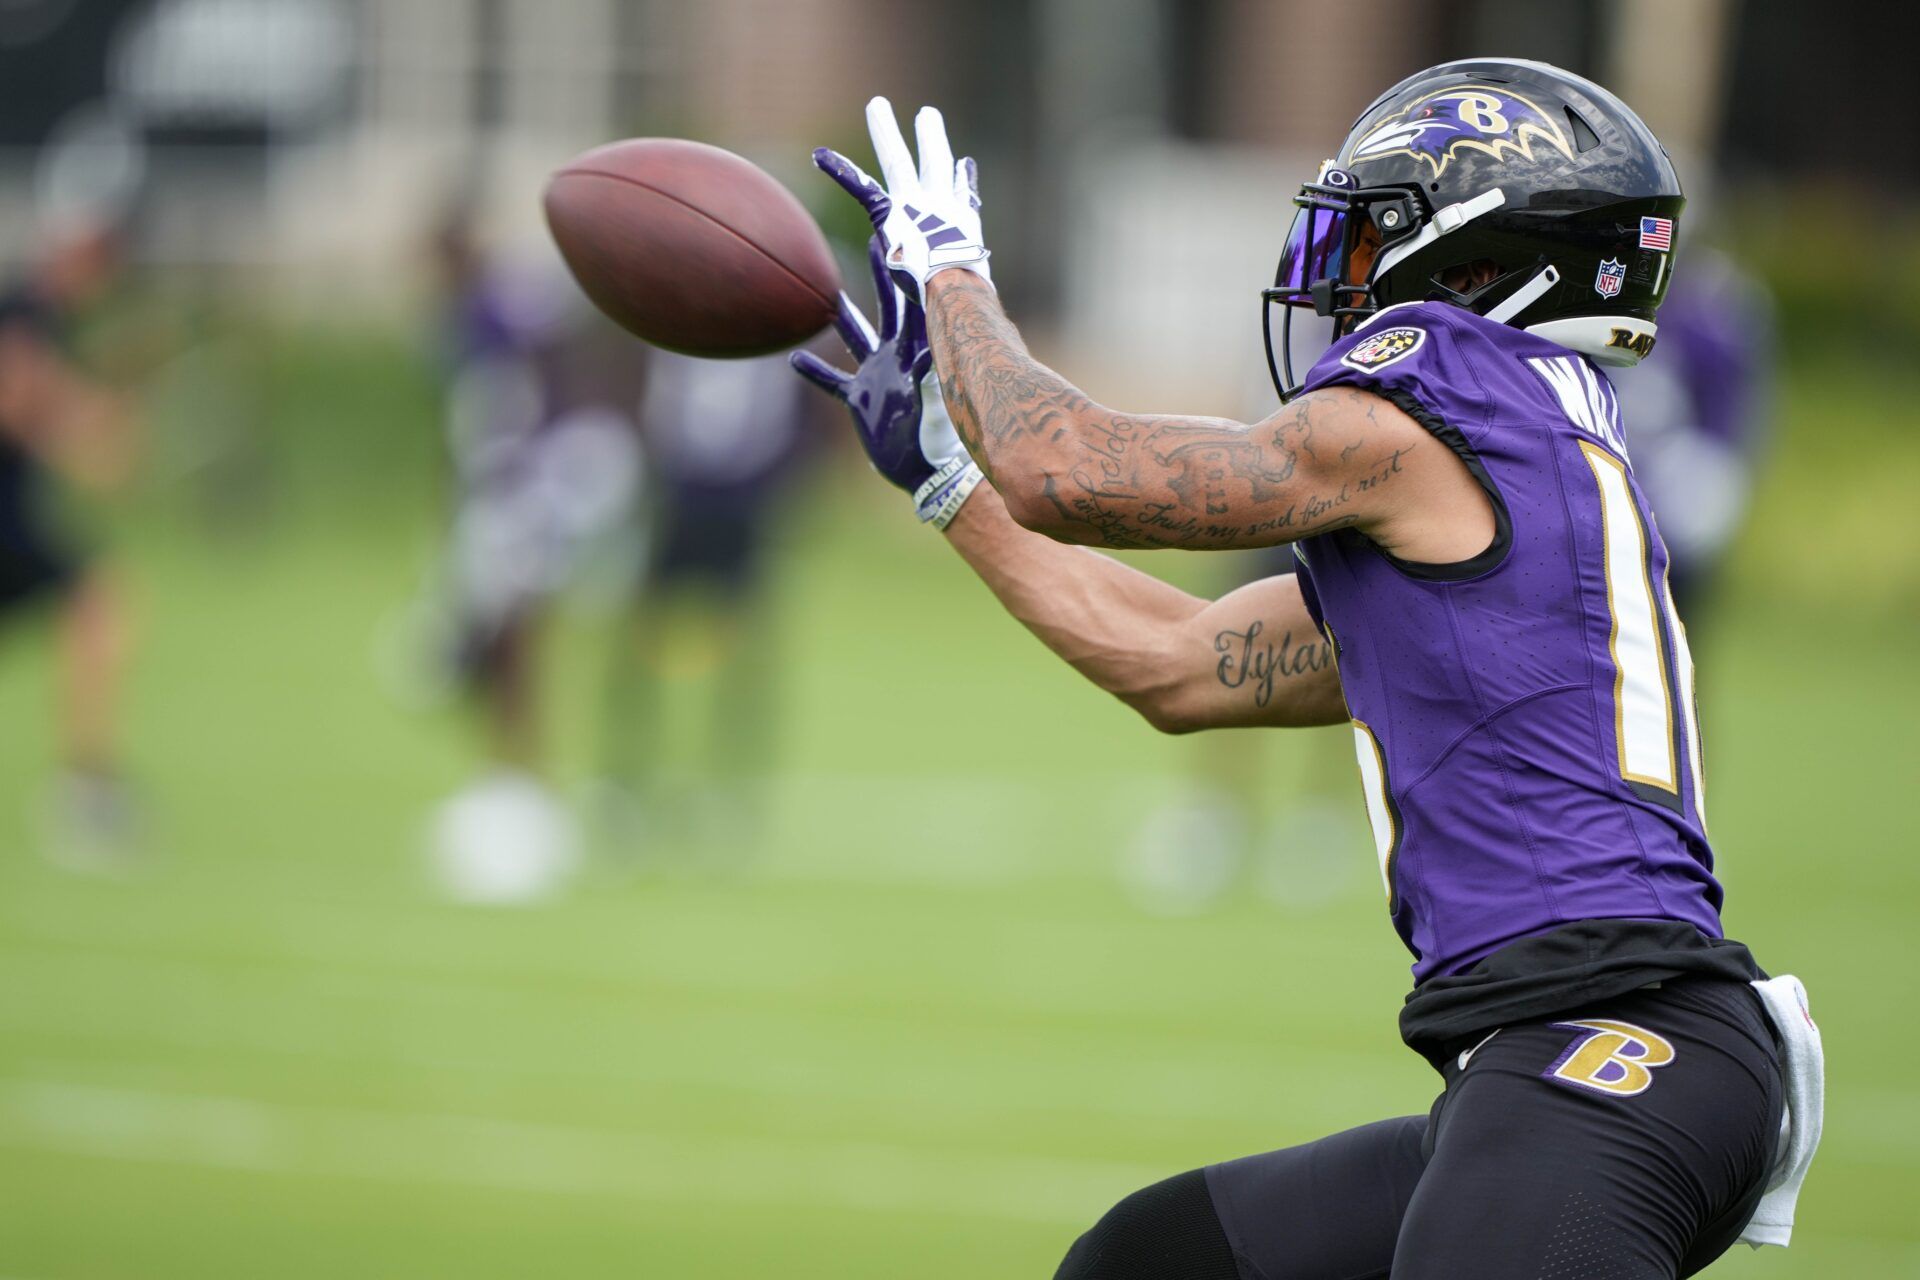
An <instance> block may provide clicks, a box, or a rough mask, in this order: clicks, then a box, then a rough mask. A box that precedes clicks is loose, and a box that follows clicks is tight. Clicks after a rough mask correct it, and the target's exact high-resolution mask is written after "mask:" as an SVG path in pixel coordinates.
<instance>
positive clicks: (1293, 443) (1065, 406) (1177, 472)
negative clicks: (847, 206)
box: [927, 270, 1451, 549]
mask: <svg viewBox="0 0 1920 1280" xmlns="http://www.w3.org/2000/svg"><path fill="white" fill-rule="evenodd" d="M927 294H928V304H927V307H928V311H927V314H928V332H929V335H930V337H931V338H932V342H933V352H934V363H935V366H936V367H937V368H938V369H939V371H940V380H941V386H942V387H943V388H944V389H945V391H946V398H947V405H948V408H949V409H950V411H951V413H952V416H953V421H954V426H955V428H956V429H957V430H958V432H959V434H960V438H961V440H962V441H964V442H965V444H966V446H967V448H968V450H969V451H970V452H971V453H972V454H973V456H974V457H975V458H976V459H978V460H979V461H980V465H981V467H982V469H983V470H985V471H986V473H987V474H988V475H989V476H990V477H992V478H993V479H994V481H995V485H996V487H997V488H998V489H999V490H1000V493H1001V495H1002V496H1003V497H1004V498H1005V499H1006V500H1007V504H1008V507H1009V509H1010V510H1011V511H1012V513H1013V516H1014V518H1015V519H1016V520H1018V521H1019V522H1020V523H1021V524H1022V525H1025V526H1026V527H1027V528H1029V529H1034V530H1036V531H1038V532H1041V533H1045V534H1047V535H1048V536H1050V537H1053V538H1057V539H1060V540H1061V541H1065V542H1080V543H1089V544H1094V545H1100V546H1109V547H1186V548H1192V549H1204V548H1225V547H1255V546H1271V545H1273V544H1275V543H1280V542H1292V541H1295V540H1296V539H1299V538H1304V537H1308V536H1310V535H1312V534H1316V533H1325V532H1327V531H1329V530H1331V529H1339V528H1345V527H1348V526H1352V525H1360V526H1365V527H1367V528H1368V531H1369V532H1370V533H1378V532H1380V526H1382V525H1384V524H1385V523H1387V522H1388V520H1389V519H1390V518H1391V517H1394V516H1396V515H1398V514H1399V513H1401V512H1403V511H1404V510H1405V509H1406V507H1407V505H1408V503H1407V501H1406V498H1407V496H1408V495H1407V491H1408V490H1409V489H1418V488H1421V487H1424V486H1425V483H1426V482H1427V480H1428V476H1427V475H1426V474H1425V473H1427V472H1429V471H1430V470H1431V469H1432V467H1433V464H1434V462H1435V461H1436V459H1435V458H1434V457H1432V456H1431V455H1433V454H1434V453H1435V452H1436V451H1438V452H1441V453H1444V447H1443V446H1440V445H1439V444H1438V442H1437V441H1434V440H1433V439H1432V437H1430V436H1429V435H1427V433H1426V432H1425V431H1424V430H1422V429H1421V427H1420V426H1419V424H1417V423H1415V422H1414V421H1413V420H1412V419H1411V418H1409V417H1408V416H1407V415H1406V414H1404V413H1402V412H1401V411H1400V410H1399V409H1397V408H1395V407H1394V406H1393V405H1392V404H1389V403H1388V402H1387V401H1385V400H1382V399H1380V398H1379V397H1377V396H1372V395H1368V394H1366V393H1365V392H1361V391H1356V390H1352V389H1348V388H1330V389H1327V390H1324V391H1319V392H1314V393H1311V394H1309V395H1305V396H1302V397H1300V398H1298V399H1296V400H1294V401H1293V402H1292V403H1290V404H1288V405H1287V406H1285V407H1284V408H1282V409H1281V410H1280V411H1279V412H1278V413H1276V414H1274V415H1273V416H1272V417H1270V418H1268V419H1266V420H1265V421H1263V422H1258V423H1254V424H1252V425H1251V426H1249V425H1245V424H1242V423H1238V422H1231V421H1228V420H1226V419H1222V418H1201V417H1180V416H1169V415H1158V414H1152V415H1142V414H1130V413H1122V412H1119V411H1117V410H1113V409H1109V408H1107V407H1106V406H1104V405H1101V404H1099V403H1097V402H1095V401H1094V400H1092V399H1091V398H1090V397H1088V396H1087V395H1086V394H1085V393H1084V392H1082V391H1081V390H1080V389H1079V388H1078V387H1076V386H1074V385H1073V384H1072V383H1071V382H1068V381H1067V380H1066V379H1065V378H1063V377H1061V376H1060V375H1059V374H1058V373H1055V372H1054V371H1053V370H1052V369H1049V368H1048V367H1047V366H1046V365H1044V364H1041V363H1040V362H1039V361H1038V360H1035V359H1034V358H1033V357H1032V355H1030V354H1029V353H1028V352H1027V349H1026V344H1025V343H1024V342H1023V341H1022V340H1021V338H1020V334H1019V331H1018V330H1017V329H1016V328H1015V327H1014V325H1013V322H1012V321H1011V320H1009V319H1008V318H1007V315H1006V313H1005V312H1004V311H1003V310H1001V307H1000V301H999V298H998V297H997V296H996V295H995V293H994V291H993V288H992V286H991V285H990V284H987V283H986V282H984V281H982V280H981V279H980V278H979V277H978V276H976V275H974V274H973V273H971V272H968V271H959V270H948V271H942V272H940V273H939V274H937V275H934V276H932V277H931V278H930V279H929V280H928V282H927ZM1441 461H1443V462H1445V463H1450V462H1451V459H1444V460H1441Z"/></svg>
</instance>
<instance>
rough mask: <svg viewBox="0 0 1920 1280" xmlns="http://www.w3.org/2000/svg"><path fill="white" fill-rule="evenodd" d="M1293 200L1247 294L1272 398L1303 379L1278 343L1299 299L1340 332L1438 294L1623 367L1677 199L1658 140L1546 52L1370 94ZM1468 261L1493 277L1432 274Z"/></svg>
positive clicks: (1641, 328) (1671, 228) (1659, 290)
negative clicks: (1451, 281)
mask: <svg viewBox="0 0 1920 1280" xmlns="http://www.w3.org/2000/svg"><path fill="white" fill-rule="evenodd" d="M1294 204H1296V205H1298V206H1299V212H1298V213H1297V214H1296V215H1295V216H1294V221H1293V228H1292V230H1291V232H1289V234H1288V236H1287V242H1286V246H1285V248H1284V249H1283V250H1282V251H1281V254H1280V266H1279V269H1278V271H1277V272H1276V273H1275V275H1274V281H1273V287H1272V288H1271V289H1266V290H1263V291H1262V294H1261V296H1262V297H1263V298H1264V299H1265V302H1266V314H1265V317H1264V322H1265V328H1266V336H1267V365H1268V368H1269V370H1270V371H1271V372H1272V374H1273V384H1274V386H1275V388H1276V389H1278V390H1279V392H1280V398H1281V399H1282V400H1287V399H1291V398H1292V397H1293V396H1294V395H1296V394H1297V393H1298V392H1299V390H1300V383H1299V382H1298V381H1296V380H1295V378H1294V376H1293V360H1292V353H1291V350H1290V345H1289V341H1288V340H1289V337H1290V335H1291V331H1292V323H1293V317H1294V316H1295V315H1296V314H1298V311H1299V309H1300V308H1303V307H1311V308H1313V310H1314V312H1315V314H1317V315H1322V316H1329V317H1331V318H1332V320H1333V325H1334V334H1335V336H1336V337H1337V336H1339V335H1341V334H1345V333H1350V332H1352V330H1353V329H1354V328H1355V327H1356V326H1358V325H1359V324H1361V323H1362V322H1363V321H1364V320H1365V318H1366V317H1368V316H1371V315H1373V314H1374V313H1375V312H1376V311H1379V310H1381V309H1382V308H1385V307H1391V306H1395V305H1398V304H1400V303H1405V302H1421V301H1441V302H1450V303H1452V304H1453V305H1455V306H1459V307H1464V308H1466V309H1467V310H1469V311H1472V312H1475V313H1476V314H1478V315H1483V316H1486V317H1487V318H1488V319H1491V320H1498V321H1500V322H1502V323H1505V324H1511V325H1515V326H1517V327H1519V328H1521V329H1525V330H1526V331H1527V332H1529V333H1537V334H1539V335H1540V336H1542V337H1544V338H1547V339H1550V340H1551V341H1554V342H1557V343H1559V344H1560V345H1562V346H1565V347H1570V348H1572V349H1573V350H1575V351H1579V352H1582V353H1584V354H1585V355H1587V356H1589V357H1591V358H1592V359H1593V360H1594V361H1596V362H1597V363H1600V364H1607V365H1631V364H1637V363H1639V360H1640V358H1641V357H1642V356H1644V355H1646V354H1647V352H1649V351H1651V350H1652V349H1653V341H1654V335H1655V333H1656V331H1657V326H1656V325H1655V323H1654V314H1655V312H1656V311H1657V310H1658V309H1659V306H1660V300H1661V299H1662V298H1663V297H1665V296H1666V290H1667V282H1668V280H1669V279H1670V278H1671V277H1672V275H1673V270H1672V268H1673V244H1674V234H1675V225H1674V224H1675V222H1676V221H1677V220H1678V218H1679V216H1680V210H1681V208H1682V207H1683V206H1684V205H1685V204H1686V198H1685V197H1684V195H1683V194H1682V193H1681V190H1680V179H1679V176H1678V175H1677V174H1675V173H1674V170H1673V161H1672V160H1671V158H1669V157H1668V155H1667V151H1666V148H1665V147H1663V146H1661V145H1660V140H1659V139H1658V138H1656V137H1654V136H1653V133H1652V131H1651V130H1649V129H1648V128H1647V126H1646V125H1644V124H1642V123H1641V121H1640V117H1639V116H1637V115H1635V114H1634V113H1633V110H1632V109H1631V108H1630V107H1628V106H1627V104H1626V103H1624V102H1622V101H1620V99H1618V98H1616V97H1614V96H1613V94H1611V93H1609V92H1607V91H1606V90H1605V89H1602V88H1601V87H1600V86H1599V85H1597V84H1594V83H1593V82H1592V81H1590V80H1583V79H1581V78H1580V77H1579V76H1576V75H1572V74H1570V73H1569V72H1566V71H1562V70H1560V69H1559V68H1558V67H1552V66H1548V65H1547V64H1546V63H1543V62H1527V61H1523V60H1521V59H1517V58H1469V59H1465V60H1463V61H1460V62H1449V63H1445V64H1443V65H1441V66H1437V67H1433V68H1431V69H1429V70H1427V71H1422V72H1420V73H1419V74H1418V75H1414V76H1409V77H1408V78H1407V79H1405V80H1403V81H1401V82H1400V83H1399V84H1397V85H1395V86H1394V87H1393V88H1391V89H1389V90H1388V91H1387V92H1386V93H1384V94H1382V95H1381V96H1380V97H1379V99H1378V100H1376V101H1375V102H1374V104H1373V105H1372V106H1370V107H1368V108H1367V109H1366V110H1365V111H1363V112H1361V113H1360V118H1359V120H1357V121H1356V122H1355V123H1354V126H1353V129H1352V131H1351V132H1350V133H1348V134H1347V139H1346V141H1345V142H1344V143H1342V144H1341V146H1340V154H1339V155H1338V156H1336V157H1335V158H1333V159H1331V160H1328V161H1327V162H1326V163H1325V164H1323V165H1322V166H1321V168H1320V173H1319V175H1318V176H1317V177H1316V178H1315V179H1314V180H1313V181H1312V182H1309V183H1307V184H1306V185H1305V186H1303V187H1302V188H1301V189H1300V194H1299V195H1298V196H1297V197H1295V199H1294ZM1481 260H1487V261H1490V262H1492V263H1493V264H1494V266H1495V267H1496V269H1497V270H1496V273H1495V275H1494V277H1493V278H1492V279H1491V280H1488V281H1486V282H1485V283H1483V284H1481V285H1479V286H1478V287H1475V288H1471V289H1469V290H1468V291H1466V292H1461V291H1459V290H1456V289H1451V288H1448V287H1447V286H1445V285H1443V284H1442V283H1441V278H1442V277H1443V276H1444V275H1445V274H1446V273H1447V272H1448V270H1449V269H1450V268H1452V267H1455V266H1460V265H1464V264H1467V263H1472V262H1478V261H1481ZM1275 308H1280V311H1279V315H1280V317H1281V320H1280V324H1279V325H1278V326H1276V325H1275V324H1274V316H1275ZM1276 327H1277V328H1278V330H1279V332H1278V333H1276V332H1275V329H1276Z"/></svg>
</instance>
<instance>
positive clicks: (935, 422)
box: [788, 235, 980, 529]
mask: <svg viewBox="0 0 1920 1280" xmlns="http://www.w3.org/2000/svg"><path fill="white" fill-rule="evenodd" d="M867 261H868V264H869V265H870V266H871V268H872V270H873V285H874V289H875V291H876V292H877V293H878V295H879V306H880V331H879V332H878V333H875V332H874V329H873V326H872V325H870V324H869V323H867V318H866V317H865V316H864V315H862V314H861V313H860V309H859V308H858V307H856V306H854V305H853V300H852V299H851V298H849V297H847V295H846V294H845V293H842V294H841V295H840V306H839V309H838V311H837V313H836V314H835V316H834V327H835V328H836V329H838V330H839V331H840V339H841V341H842V342H845V343H846V344H847V350H848V351H849V352H851V353H852V355H853V358H854V360H855V361H856V362H857V363H856V365H855V367H854V371H853V372H852V373H846V372H844V371H842V370H840V369H836V368H834V367H833V366H832V365H830V364H828V363H827V362H826V361H824V360H822V359H821V358H820V357H819V356H816V355H814V354H813V353H812V352H811V351H796V352H794V353H793V355H792V356H790V357H788V360H789V362H790V363H791V364H792V365H793V367H794V370H795V371H796V372H798V373H799V374H800V376H801V377H803V378H805V379H806V380H807V381H809V382H811V383H813V384H814V385H815V386H817V387H819V388H820V389H821V390H822V391H825V392H826V393H827V394H828V395H830V396H833V397H834V398H835V399H837V400H839V401H840V402H841V403H842V404H844V405H846V406H847V411H848V412H849V413H850V414H852V415H853V425H854V429H855V430H856V431H857V432H858V433H859V436H860V443H861V445H862V446H863V447H864V448H865V449H866V451H867V457H868V459H870V460H871V461H872V463H873V469H874V470H875V471H878V472H879V473H880V474H881V475H883V476H885V477H886V478H887V479H888V480H889V481H890V482H892V483H893V484H895V485H898V486H899V487H900V488H902V489H905V490H906V491H907V492H908V493H911V494H912V495H913V496H914V503H915V505H916V506H917V507H918V508H919V511H920V518H921V519H922V520H924V521H929V522H931V523H933V524H934V525H935V527H937V528H942V529H944V528H945V527H946V525H947V521H949V520H951V519H952V518H953V513H954V512H956V511H958V510H959V509H960V504H961V503H963V502H965V501H966V497H967V494H969V493H971V492H972V490H973V486H974V485H975V484H977V483H979V480H980V470H979V468H978V467H976V466H974V464H973V460H972V459H971V458H970V457H968V456H967V451H966V447H965V446H964V445H962V444H961V443H960V437H959V436H958V435H957V434H955V432H954V429H953V420H952V419H951V418H949V417H948V416H947V406H946V401H945V399H944V398H943V397H942V396H941V394H940V383H939V380H938V379H937V378H935V377H934V375H933V348H932V347H931V346H929V345H928V343H927V316H926V313H925V312H924V311H922V310H921V309H920V307H919V305H918V304H917V303H915V302H913V301H912V300H911V299H909V298H908V297H906V295H904V294H903V293H901V292H900V290H899V289H898V288H897V287H896V286H895V285H894V283H893V278H892V276H891V274H890V273H889V272H888V270H887V260H886V248H885V245H884V244H883V243H882V241H881V239H880V237H879V236H877V235H876V236H875V237H874V238H873V239H872V241H871V242H869V243H868V245H867Z"/></svg>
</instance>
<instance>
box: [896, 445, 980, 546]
mask: <svg viewBox="0 0 1920 1280" xmlns="http://www.w3.org/2000/svg"><path fill="white" fill-rule="evenodd" d="M985 478H986V477H985V476H984V475H983V474H982V473H981V471H980V467H979V464H977V463H976V462H974V460H973V459H972V458H970V457H968V456H967V455H966V454H964V453H963V454H961V455H960V456H959V457H957V458H950V459H948V460H947V461H946V462H945V463H943V464H942V465H941V467H940V469H939V470H937V471H935V472H934V473H933V475H931V476H930V477H928V479H927V482H926V483H925V484H923V485H921V486H920V487H919V488H918V489H917V490H915V491H914V495H913V505H914V510H915V511H916V512H917V513H918V514H919V516H920V521H921V523H922V524H930V525H932V526H933V527H934V528H936V529H945V528H946V527H947V526H948V525H950V524H952V523H953V518H954V517H955V516H957V515H959V514H960V508H961V507H962V506H964V505H965V504H966V501H967V499H968V498H969V497H970V496H972V494H973V491H974V489H975V488H977V487H978V486H979V484H980V481H981V480H983V479H985Z"/></svg>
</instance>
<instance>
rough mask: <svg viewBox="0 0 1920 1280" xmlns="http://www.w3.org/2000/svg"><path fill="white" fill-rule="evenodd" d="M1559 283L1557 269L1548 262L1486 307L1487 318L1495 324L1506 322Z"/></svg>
mask: <svg viewBox="0 0 1920 1280" xmlns="http://www.w3.org/2000/svg"><path fill="white" fill-rule="evenodd" d="M1559 283H1560V272H1559V270H1558V269H1557V268H1556V267H1555V266H1554V265H1553V264H1552V263H1551V262H1549V263H1548V264H1547V265H1546V266H1544V267H1542V268H1540V270H1539V271H1537V272H1535V273H1534V277H1533V279H1531V280H1529V281H1527V282H1526V283H1525V284H1523V285H1521V286H1520V287H1519V288H1518V289H1515V290H1514V291H1513V292H1512V293H1510V294H1508V295H1507V296H1506V299H1505V300H1504V301H1502V302H1501V303H1500V304H1499V305H1497V306H1494V307H1489V308H1488V309H1487V319H1489V320H1491V321H1493V322H1494V323H1495V324H1506V323H1507V322H1508V321H1510V320H1512V319H1513V318H1514V317H1515V316H1517V315H1519V314H1520V313H1521V312H1522V311H1525V310H1526V309H1527V308H1528V307H1530V306H1532V305H1533V304H1534V303H1535V302H1538V301H1539V300H1540V298H1541V296H1542V295H1543V294H1545V293H1546V291H1547V290H1549V289H1551V288H1553V286H1555V285H1557V284H1559Z"/></svg>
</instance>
